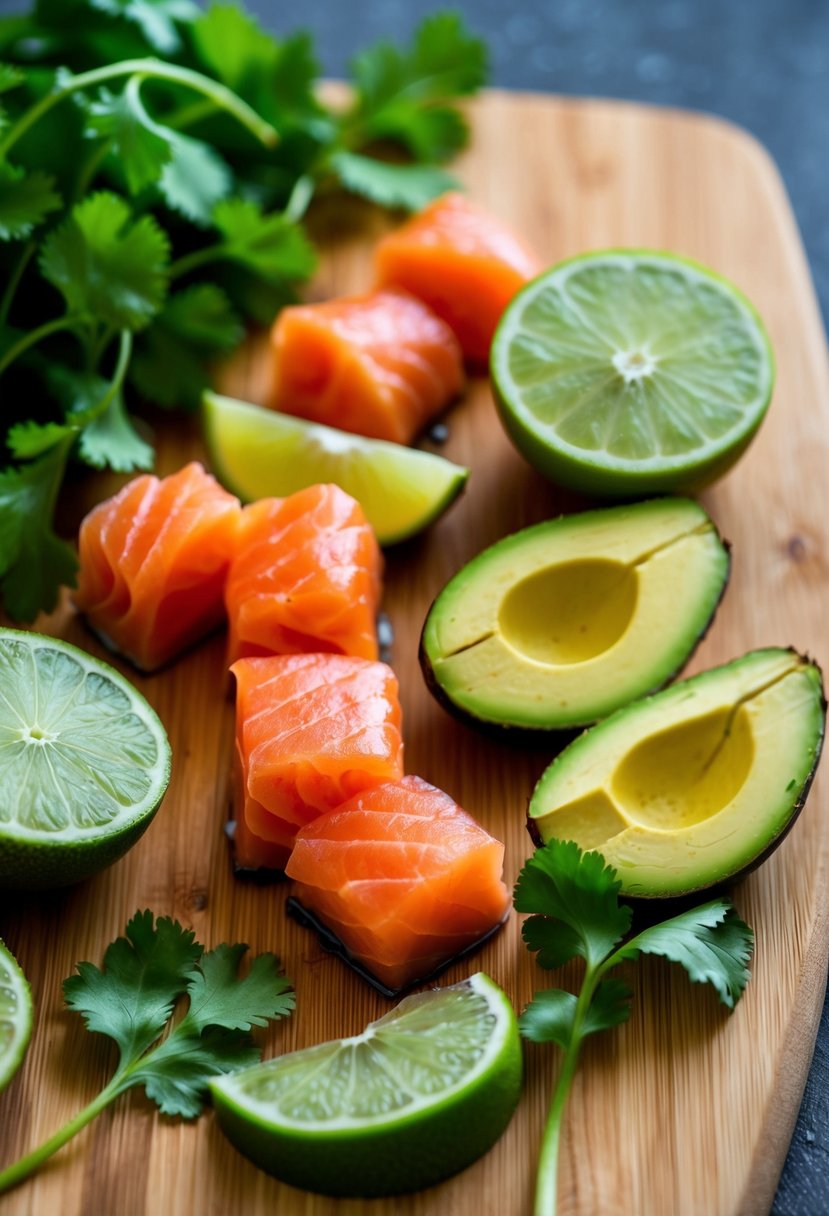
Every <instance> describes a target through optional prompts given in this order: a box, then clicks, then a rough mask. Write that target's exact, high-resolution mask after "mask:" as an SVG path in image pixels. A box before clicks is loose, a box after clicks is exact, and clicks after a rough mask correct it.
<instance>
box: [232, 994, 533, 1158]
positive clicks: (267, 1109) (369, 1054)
mask: <svg viewBox="0 0 829 1216" xmlns="http://www.w3.org/2000/svg"><path fill="white" fill-rule="evenodd" d="M437 992H439V994H440V996H439V998H437V999H436V992H435V991H434V990H433V991H430V992H425V993H417V994H415V995H414V996H409V997H406V998H405V999H404V1000H403V1001H401V1003H400V1004H399V1005H398V1006H397V1007H396V1008H395V1009H393V1010H392V1011H391V1012H390V1013H388V1014H386V1015H385V1016H384V1017H382V1018H380V1019H378V1021H376V1022H371V1023H370V1024H369V1025H368V1026H367V1027H366V1029H365V1030H364V1031H363V1032H362V1034H359V1035H354V1036H352V1037H350V1038H345V1039H340V1040H338V1041H336V1042H333V1043H322V1044H320V1045H319V1046H318V1047H310V1048H306V1049H305V1050H303V1051H298V1052H293V1053H291V1055H286V1056H280V1057H277V1058H276V1059H274V1060H270V1061H268V1062H266V1063H265V1064H261V1065H257V1066H256V1067H255V1068H252V1069H249V1070H247V1071H246V1072H243V1073H236V1074H234V1075H233V1076H232V1077H230V1078H226V1079H225V1078H223V1079H222V1080H220V1081H218V1082H216V1086H217V1087H218V1088H220V1089H221V1090H222V1092H223V1095H224V1097H225V1098H226V1099H230V1100H233V1099H235V1100H236V1102H237V1103H238V1104H239V1106H240V1107H241V1106H243V1107H244V1108H245V1109H246V1110H247V1111H248V1112H249V1113H250V1114H251V1115H255V1116H256V1117H257V1119H258V1120H259V1121H260V1123H262V1124H263V1125H267V1126H270V1127H273V1128H279V1129H281V1130H282V1131H288V1132H296V1133H301V1134H305V1133H313V1134H314V1135H315V1136H316V1135H320V1134H325V1133H329V1134H338V1133H341V1132H346V1131H359V1130H361V1129H364V1128H366V1127H371V1126H372V1125H373V1124H375V1123H376V1121H377V1119H378V1118H382V1121H383V1124H384V1126H385V1127H386V1128H387V1129H388V1128H390V1127H392V1126H393V1125H394V1124H395V1123H397V1122H404V1123H405V1122H407V1121H409V1120H416V1119H417V1118H418V1116H419V1115H420V1114H421V1113H422V1112H423V1110H424V1109H427V1108H428V1107H429V1106H430V1105H432V1104H433V1103H434V1102H435V1101H440V1102H441V1103H442V1102H450V1101H451V1100H452V1099H453V1098H454V1097H455V1096H456V1095H458V1094H460V1093H461V1092H462V1091H464V1090H469V1089H474V1087H475V1085H476V1083H477V1081H478V1079H479V1078H480V1077H481V1076H483V1075H485V1074H486V1073H487V1072H488V1070H489V1069H490V1068H491V1066H492V1064H493V1062H494V1061H495V1060H496V1059H497V1058H498V1056H499V1054H500V1053H501V1052H502V1050H503V1048H504V1044H505V1042H506V1040H507V1039H508V1037H509V1035H510V1033H511V1032H512V1029H513V1022H514V1016H515V1015H514V1013H513V1011H512V1007H511V1006H510V1004H509V1002H508V1001H507V999H506V997H505V996H504V994H503V993H502V992H501V991H500V989H498V988H497V987H496V986H495V985H494V984H492V981H491V980H489V979H488V978H487V977H486V976H484V975H482V974H481V973H478V974H477V975H474V976H472V977H471V979H470V980H469V981H466V982H464V983H462V984H458V985H454V986H452V987H447V988H443V989H439V990H437ZM438 1001H439V1002H440V1007H438ZM309 1078H313V1092H312V1093H311V1094H310V1095H309V1094H308V1093H306V1092H304V1090H305V1089H306V1088H307V1086H308V1079H309ZM447 1078H449V1080H448V1083H447ZM345 1103H351V1110H350V1112H349V1113H343V1111H342V1108H343V1106H344V1104H345Z"/></svg>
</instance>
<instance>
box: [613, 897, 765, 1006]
mask: <svg viewBox="0 0 829 1216" xmlns="http://www.w3.org/2000/svg"><path fill="white" fill-rule="evenodd" d="M753 947H754V934H753V932H752V931H751V929H750V928H749V927H748V925H746V924H745V923H744V922H743V921H742V920H740V918H739V917H738V915H737V913H736V912H735V910H734V907H733V905H732V904H731V903H730V902H729V901H728V900H727V899H713V900H711V901H710V902H709V903H707V904H703V905H702V906H701V907H699V908H692V909H691V910H690V911H689V912H682V913H681V914H680V915H679V916H674V917H672V918H671V919H670V920H666V921H663V922H662V924H660V925H652V926H651V927H650V928H649V929H645V930H644V931H643V932H642V933H639V934H637V936H636V937H634V938H633V939H632V940H631V941H629V942H626V943H625V945H624V946H623V947H622V949H621V950H620V951H618V953H619V956H620V958H625V959H634V958H638V956H639V955H640V954H661V955H662V956H663V957H664V958H667V959H670V961H671V962H672V963H679V964H680V965H681V966H683V967H684V968H685V970H686V971H687V972H688V975H689V977H690V978H691V980H692V981H694V982H695V983H698V984H712V985H713V986H714V988H715V989H716V991H717V993H718V995H719V998H720V1000H721V1001H722V1003H723V1004H724V1005H727V1006H728V1008H729V1009H733V1008H734V1004H735V1002H736V1001H737V1000H739V998H740V996H742V994H743V991H744V990H745V986H746V984H747V983H748V980H749V970H748V964H749V960H750V959H751V952H752V949H753Z"/></svg>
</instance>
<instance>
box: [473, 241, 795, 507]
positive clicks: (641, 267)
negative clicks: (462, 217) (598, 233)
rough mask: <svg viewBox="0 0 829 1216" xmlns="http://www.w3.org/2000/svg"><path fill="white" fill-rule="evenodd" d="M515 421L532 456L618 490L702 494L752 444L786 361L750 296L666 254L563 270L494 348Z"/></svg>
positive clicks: (595, 487) (568, 477)
mask: <svg viewBox="0 0 829 1216" xmlns="http://www.w3.org/2000/svg"><path fill="white" fill-rule="evenodd" d="M491 365H492V380H493V387H494V391H495V397H496V401H497V403H498V407H499V410H500V413H501V417H502V419H503V422H504V425H505V427H506V429H507V431H508V433H509V435H510V436H511V438H512V440H513V442H514V443H515V445H516V447H517V448H518V449H519V451H521V452H522V453H523V454H524V456H525V457H526V458H527V460H529V461H530V463H531V464H533V465H535V466H536V468H538V469H539V470H540V471H541V472H542V473H544V474H545V475H546V476H548V477H549V478H551V479H552V480H553V481H556V482H558V483H559V484H561V485H566V486H570V487H572V488H574V489H577V490H582V491H584V492H586V493H588V494H597V495H600V496H605V497H630V496H636V495H640V494H651V493H661V492H664V491H677V492H686V491H693V490H696V489H698V488H700V487H701V486H703V485H706V484H707V483H709V482H711V481H713V480H714V479H715V478H717V477H719V476H721V475H722V474H723V473H724V472H726V470H727V469H728V468H730V466H731V465H732V464H733V463H734V462H735V461H736V460H737V458H738V457H739V456H740V455H741V453H742V452H743V451H744V450H745V448H746V447H747V446H748V443H749V441H750V440H751V438H752V436H753V435H754V433H755V431H756V430H757V428H758V426H759V425H760V422H761V421H762V418H763V415H764V414H765V412H766V409H767V408H768V405H769V402H770V400H771V393H772V387H773V384H774V359H773V356H772V351H771V346H770V344H769V340H768V337H767V335H766V332H765V330H764V328H763V324H762V322H761V320H760V318H759V317H758V315H757V313H756V312H755V311H754V309H753V307H752V306H751V304H750V303H749V302H748V300H747V299H746V298H745V296H743V295H742V293H741V292H739V291H738V290H737V288H736V287H734V286H732V284H730V283H728V282H727V281H726V280H725V279H723V278H720V276H719V275H716V274H713V273H712V272H711V271H710V270H706V269H705V268H704V267H702V266H698V265H696V264H695V263H692V262H689V261H686V260H685V259H683V258H679V257H675V256H674V255H672V254H667V253H651V252H647V251H640V250H630V251H623V250H611V251H609V252H606V253H592V254H586V255H584V256H582V257H577V258H571V259H570V260H569V261H566V262H562V263H560V265H558V266H554V267H553V268H552V269H551V270H548V271H546V272H545V273H544V274H542V275H540V276H539V277H538V278H537V279H535V280H534V281H533V282H532V283H530V284H528V285H527V287H525V288H524V289H523V290H522V291H521V292H520V293H519V294H518V295H517V296H516V297H515V299H514V300H513V301H512V303H511V304H510V305H509V307H508V308H507V310H506V312H505V313H504V315H503V317H502V319H501V322H500V325H499V326H498V331H497V333H496V335H495V339H494V342H493V346H492V361H491Z"/></svg>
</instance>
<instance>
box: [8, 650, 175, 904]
mask: <svg viewBox="0 0 829 1216" xmlns="http://www.w3.org/2000/svg"><path fill="white" fill-rule="evenodd" d="M169 776H170V748H169V743H168V741H167V736H166V734H165V731H164V728H163V726H162V725H161V722H160V721H159V719H158V717H157V716H156V714H155V713H154V711H153V710H152V709H151V708H150V706H149V705H148V704H147V702H146V701H145V700H144V698H143V697H142V696H141V694H140V693H139V692H138V691H137V690H136V689H135V688H133V687H132V685H131V684H129V683H128V681H127V680H125V679H124V678H123V677H122V676H121V675H119V674H118V672H116V671H115V670H114V669H113V668H111V667H109V666H108V665H107V664H105V663H101V662H99V661H98V660H97V659H94V658H92V656H91V655H88V654H86V653H85V652H84V651H82V650H79V649H78V648H77V647H74V646H71V645H69V644H68V643H66V642H61V641H58V640H56V639H53V638H47V637H43V636H41V635H39V634H35V633H24V632H18V631H16V630H10V629H4V630H0V880H3V881H5V882H6V883H7V884H8V885H9V886H14V887H16V886H24V887H28V886H32V885H35V886H48V885H53V884H54V885H58V884H60V883H65V882H73V881H76V880H77V879H78V878H79V877H83V876H84V875H85V873H91V872H92V871H93V870H95V869H98V868H100V866H101V865H104V864H107V863H108V861H111V860H115V857H116V856H120V854H121V853H122V852H123V851H124V849H125V848H126V847H129V844H131V843H132V842H133V840H134V839H137V836H138V835H140V833H141V832H142V831H143V830H144V828H145V827H146V825H147V823H148V822H149V818H150V817H151V816H152V814H153V813H154V811H155V810H156V808H157V806H158V804H159V802H160V801H161V798H162V796H163V794H164V791H165V789H166V787H167V783H168V781H169Z"/></svg>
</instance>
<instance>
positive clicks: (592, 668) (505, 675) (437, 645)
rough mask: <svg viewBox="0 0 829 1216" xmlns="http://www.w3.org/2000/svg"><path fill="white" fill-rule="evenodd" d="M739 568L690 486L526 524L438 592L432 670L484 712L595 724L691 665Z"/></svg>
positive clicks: (437, 682)
mask: <svg viewBox="0 0 829 1216" xmlns="http://www.w3.org/2000/svg"><path fill="white" fill-rule="evenodd" d="M728 572H729V554H728V547H727V545H726V544H725V543H724V542H723V541H722V540H721V539H720V536H719V535H718V533H717V529H716V528H715V526H714V524H713V523H712V521H711V519H710V518H709V516H708V515H707V514H706V513H705V511H704V510H703V509H702V507H701V506H700V505H699V504H698V503H696V502H693V501H692V500H691V499H688V498H659V499H654V500H653V501H651V502H640V503H635V504H632V505H628V506H620V507H607V508H604V509H602V510H596V511H584V512H582V513H580V514H578V515H568V516H563V517H561V518H560V519H553V520H549V521H547V522H545V523H541V524H536V525H535V526H533V527H531V528H525V529H524V530H523V531H521V532H516V533H514V534H513V535H512V536H507V537H505V538H504V539H503V540H500V541H498V542H497V543H496V544H494V545H492V546H490V548H488V549H485V550H484V551H483V552H482V553H479V554H478V556H477V557H475V558H473V560H472V561H471V562H469V563H468V565H466V566H464V567H463V569H462V570H461V571H459V573H458V574H456V575H455V577H454V578H453V579H452V580H451V581H450V582H449V583H448V584H447V585H446V587H445V588H444V589H443V591H441V593H440V595H438V597H437V599H436V600H435V602H434V604H433V605H432V607H431V609H430V610H429V615H428V616H427V618H426V623H425V625H424V627H423V634H422V637H421V643H420V661H421V666H422V667H423V672H424V676H425V678H426V682H427V684H428V685H429V687H430V688H431V690H432V691H433V692H434V693H435V695H436V696H437V697H438V699H439V700H441V701H443V702H444V703H445V704H446V705H447V707H448V708H450V709H452V710H453V711H455V712H457V713H459V714H460V715H461V716H463V717H466V718H470V719H472V720H473V721H477V722H480V723H489V724H495V725H498V726H506V727H519V728H524V729H530V730H566V729H568V728H570V727H574V726H585V725H587V724H588V723H590V722H596V721H597V720H598V719H599V718H604V717H606V716H607V715H608V714H609V713H612V712H613V710H615V709H618V708H619V706H620V705H626V704H627V703H628V701H631V700H633V699H634V698H636V697H640V696H643V695H644V694H645V693H648V692H651V691H653V690H654V689H655V688H661V686H662V685H663V684H665V683H666V682H667V681H668V680H670V679H671V677H672V676H674V675H675V674H676V673H677V672H678V671H679V670H680V669H681V668H682V667H683V666H684V665H685V663H686V662H687V660H688V658H689V656H690V655H691V653H692V652H693V650H694V648H695V647H696V645H697V643H698V642H699V640H700V638H701V637H702V636H703V635H704V634H705V631H706V629H707V628H708V626H709V624H710V622H711V619H712V617H713V615H714V612H715V611H716V608H717V604H718V603H719V601H720V597H721V596H722V594H723V590H724V588H725V584H726V582H727V579H728Z"/></svg>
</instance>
